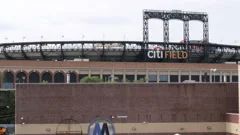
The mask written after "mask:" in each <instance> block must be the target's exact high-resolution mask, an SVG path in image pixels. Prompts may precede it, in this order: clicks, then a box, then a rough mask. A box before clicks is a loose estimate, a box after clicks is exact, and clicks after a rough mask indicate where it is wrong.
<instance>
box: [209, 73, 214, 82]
mask: <svg viewBox="0 0 240 135" xmlns="http://www.w3.org/2000/svg"><path fill="white" fill-rule="evenodd" d="M209 77H210V78H209V82H212V80H213V79H212V77H213V73H212V71H210V75H209Z"/></svg>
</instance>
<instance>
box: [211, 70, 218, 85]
mask: <svg viewBox="0 0 240 135" xmlns="http://www.w3.org/2000/svg"><path fill="white" fill-rule="evenodd" d="M210 71H212V72H213V82H215V72H216V71H217V69H216V68H214V69H210Z"/></svg>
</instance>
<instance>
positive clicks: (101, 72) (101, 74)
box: [100, 69, 104, 80]
mask: <svg viewBox="0 0 240 135" xmlns="http://www.w3.org/2000/svg"><path fill="white" fill-rule="evenodd" d="M100 78H101V79H103V70H102V69H101V70H100ZM103 80H104V79H103Z"/></svg>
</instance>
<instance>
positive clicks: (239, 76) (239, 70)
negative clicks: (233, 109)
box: [238, 65, 240, 126]
mask: <svg viewBox="0 0 240 135" xmlns="http://www.w3.org/2000/svg"><path fill="white" fill-rule="evenodd" d="M239 103H240V66H239V65H238V112H240V104H239ZM238 114H239V113H238ZM238 123H239V126H240V119H238Z"/></svg>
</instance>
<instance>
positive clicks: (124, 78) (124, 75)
mask: <svg viewBox="0 0 240 135" xmlns="http://www.w3.org/2000/svg"><path fill="white" fill-rule="evenodd" d="M126 80H127V79H126V70H125V69H124V70H123V81H124V82H126Z"/></svg>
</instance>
